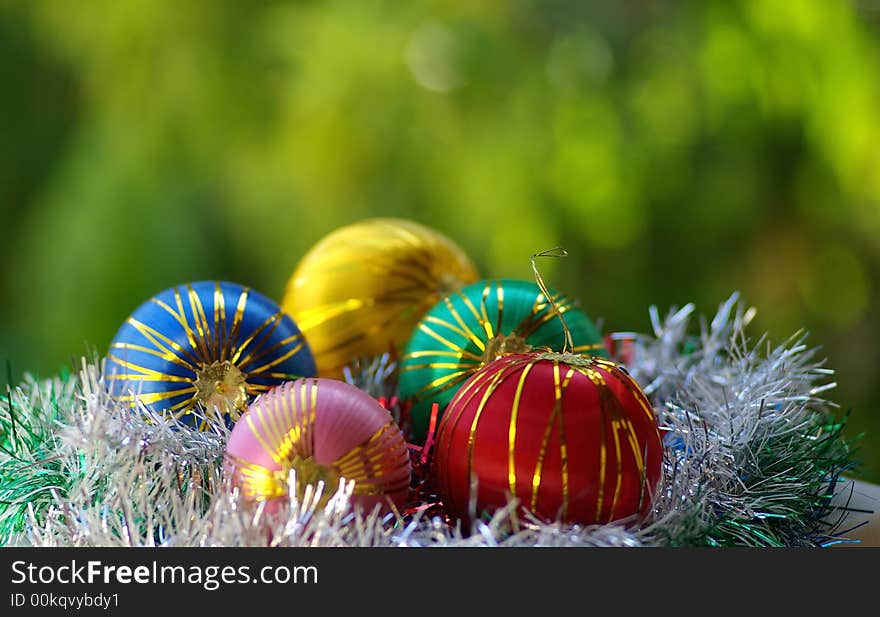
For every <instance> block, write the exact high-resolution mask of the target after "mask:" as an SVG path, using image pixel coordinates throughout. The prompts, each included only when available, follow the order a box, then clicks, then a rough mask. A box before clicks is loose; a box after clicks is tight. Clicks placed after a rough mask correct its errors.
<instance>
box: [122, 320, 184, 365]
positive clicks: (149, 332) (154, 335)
mask: <svg viewBox="0 0 880 617" xmlns="http://www.w3.org/2000/svg"><path fill="white" fill-rule="evenodd" d="M128 323H129V324H130V325H131V326H133V327H134V328H135V329H136V330H137V331H138V332H140V333H141V334H142V335H143V336H144V338H146V339H147V340H149V341H150V342H151V343H153V344H154V345H155V346H156V348H157V349H159V350H160V351H162V352H164V353H174V352H172V351H171V350H172V349H173V350H174V351H176V352H177V353H178V354H179V357H181V358H182V359H185V360H188V361H191V362H192V363H193V365H195V366H197V365H198V364H199V360H198V358H195V357H193V356H190V355H189V353H188V352H187V351H186V350H185V349H184V348H183V347H181V346H180V345H179V344H178V343H177V342H176V341H172V340H171V339H170V338H168V337H167V336H165V335H164V334H162V333H161V332H158V331H157V330H154V329H153V328H151V327H150V326H148V325H146V324H145V323H142V322H140V321H138V320H137V319H135V318H134V317H129V318H128ZM160 341H162V342H164V343H165V344H167V345H168V347H166V346H165V345H163V344H162V342H160Z"/></svg>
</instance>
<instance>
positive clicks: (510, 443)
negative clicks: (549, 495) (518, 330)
mask: <svg viewBox="0 0 880 617" xmlns="http://www.w3.org/2000/svg"><path fill="white" fill-rule="evenodd" d="M533 366H534V363H533V362H529V363H528V364H527V365H526V366H525V368H524V369H523V372H522V373H521V374H520V378H519V383H518V384H517V385H516V392H515V393H514V395H513V407H512V408H511V411H510V425H509V426H508V430H507V481H508V483H509V484H510V493H511V494H512V495H514V496H515V495H516V460H515V452H516V422H517V419H518V416H519V401H520V398H521V397H522V392H523V388H524V387H525V383H526V377H528V375H529V372H530V371H531V370H532V367H533Z"/></svg>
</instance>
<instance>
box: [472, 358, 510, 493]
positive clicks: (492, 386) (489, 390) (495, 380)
mask: <svg viewBox="0 0 880 617" xmlns="http://www.w3.org/2000/svg"><path fill="white" fill-rule="evenodd" d="M506 368H508V367H507V366H502V367H500V368H498V369H497V370H496V371H495V373H494V374H493V375H492V381H491V382H490V383H489V385H488V386H487V387H486V390H485V392H484V393H483V398H482V399H481V400H480V404H479V405H478V406H477V410H476V412H475V413H474V418H473V421H472V422H471V426H470V430H469V432H468V442H467V443H468V459H467V478H468V484H469V485H470V484H471V478H472V474H473V469H474V442H475V436H476V432H477V426H478V425H479V422H480V417H481V416H482V415H483V410H484V409H485V407H486V403H487V402H488V401H489V398H490V397H491V396H492V394H493V393H494V392H495V390H496V388H498V386H499V385H500V384H501V383H503V381H504V379H505V378H506V377H507V376H506V375H505V374H504V371H505V369H506ZM510 374H512V372H510V373H508V375H510ZM476 392H477V391H476V390H475V392H474V393H475V394H476ZM469 401H470V399H469Z"/></svg>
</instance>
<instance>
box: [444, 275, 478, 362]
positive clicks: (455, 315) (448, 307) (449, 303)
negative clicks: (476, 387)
mask: <svg viewBox="0 0 880 617" xmlns="http://www.w3.org/2000/svg"><path fill="white" fill-rule="evenodd" d="M456 293H457V294H458V296H459V297H460V298H462V300H465V301H467V303H469V300H468V299H467V296H466V295H464V294H463V293H462V292H460V291H458V292H456ZM443 303H444V304H445V305H446V310H448V311H449V314H450V315H452V318H453V319H455V321H456V323H458V325H459V326H460V327H461V329H462V330H464V331H465V332H466V333H467V334H466V335H465V338H467V339H468V340H469V341H470V342H471V343H473V344H474V346H475V347H476V348H477V349H479V350H480V351H485V350H486V346H485V344H484V343H483V340H482V339H481V338H480V337H479V336H478V335H477V333H476V332H474V331H473V330H471V328H470V326H468V324H467V322H466V321H465V320H464V318H463V317H462V316H461V313H459V312H458V309H457V308H455V305H454V304H453V303H452V300H451V298H450V297H446V298H444V299H443ZM469 308H470V309H471V311H472V312H473V313H474V315H475V316H476V317H477V321H478V322H479V315H478V314H477V313H476V311H475V310H474V308H473V305H471V306H470V307H469ZM481 325H482V324H481ZM460 349H461V351H462V352H463V351H464V348H460ZM474 357H475V358H479V356H474Z"/></svg>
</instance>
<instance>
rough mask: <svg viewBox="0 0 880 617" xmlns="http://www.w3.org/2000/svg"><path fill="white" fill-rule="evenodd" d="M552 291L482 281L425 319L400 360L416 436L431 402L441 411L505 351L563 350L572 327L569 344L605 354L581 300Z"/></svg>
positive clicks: (418, 438)
mask: <svg viewBox="0 0 880 617" xmlns="http://www.w3.org/2000/svg"><path fill="white" fill-rule="evenodd" d="M548 292H549V294H550V297H551V299H552V303H551V302H550V301H548V298H547V297H546V296H545V295H544V293H543V292H542V291H541V288H540V287H539V286H538V285H537V284H535V283H533V282H529V281H521V280H511V279H501V280H484V281H479V282H477V283H474V284H472V285H468V286H467V287H465V288H463V289H461V290H460V291H458V292H456V293H454V294H451V295H449V296H447V297H446V298H444V299H443V300H441V301H440V302H438V303H437V304H436V305H435V306H434V307H433V308H432V309H431V310H430V311H429V312H428V313H427V314H426V315H425V316H424V317H423V318H422V320H421V321H420V322H419V324H418V326H417V327H416V329H415V331H414V332H413V334H412V336H411V337H410V339H409V341H408V343H407V345H406V349H405V351H404V355H403V357H402V358H401V362H400V382H399V385H400V398H401V399H402V400H403V401H405V402H407V403H409V404H410V405H411V408H410V424H411V426H410V432H411V435H410V438H411V439H412V440H413V441H414V442H416V443H423V442H424V440H425V437H426V435H427V432H428V426H429V423H430V419H431V408H432V406H433V404H434V403H437V404H438V406H439V411H440V414H441V415H442V413H443V410H444V409H445V408H446V406H447V405H448V404H449V401H451V400H452V397H453V396H454V395H455V393H456V391H457V390H458V388H459V387H460V386H461V384H463V383H464V382H465V380H467V379H468V378H469V377H470V376H471V375H473V374H474V373H475V372H476V371H477V370H479V369H480V368H482V367H483V366H485V365H486V364H488V363H489V362H492V361H493V360H495V359H496V358H499V357H500V356H503V355H506V354H511V353H524V352H528V351H531V350H533V349H541V348H543V349H547V350H552V351H562V349H563V347H564V345H565V341H566V337H565V328H566V327H567V328H568V330H569V332H570V334H571V342H572V345H573V347H572V348H571V349H569V350H568V351H571V352H572V353H576V354H583V355H592V356H601V357H607V352H606V349H605V345H604V343H603V340H602V336H601V335H600V334H599V331H598V330H597V328H596V326H595V325H594V324H593V322H592V321H591V320H590V318H589V317H588V316H587V314H586V313H585V312H584V311H583V310H581V309H580V308H579V307H578V304H577V302H575V301H574V300H572V299H571V298H568V297H566V296H564V295H562V294H560V293H559V292H557V291H555V290H553V289H549V290H548ZM554 305H555V306H554ZM560 314H561V315H562V319H560ZM563 320H564V325H563Z"/></svg>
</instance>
